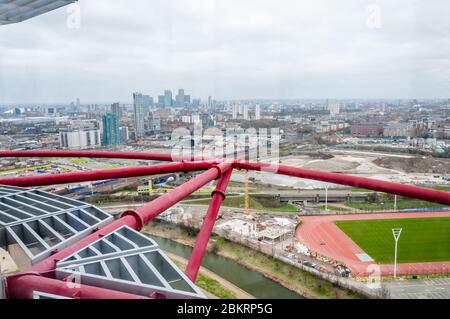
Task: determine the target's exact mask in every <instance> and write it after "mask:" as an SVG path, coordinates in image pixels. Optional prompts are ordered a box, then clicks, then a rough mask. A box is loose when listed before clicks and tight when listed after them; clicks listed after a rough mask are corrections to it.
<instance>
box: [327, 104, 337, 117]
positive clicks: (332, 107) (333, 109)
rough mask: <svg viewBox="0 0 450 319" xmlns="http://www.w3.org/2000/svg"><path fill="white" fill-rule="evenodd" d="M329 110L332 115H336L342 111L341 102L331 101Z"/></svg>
mask: <svg viewBox="0 0 450 319" xmlns="http://www.w3.org/2000/svg"><path fill="white" fill-rule="evenodd" d="M328 110H329V111H330V115H331V116H336V115H338V114H339V112H340V105H339V103H331V104H328Z"/></svg>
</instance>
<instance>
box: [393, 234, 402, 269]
mask: <svg viewBox="0 0 450 319" xmlns="http://www.w3.org/2000/svg"><path fill="white" fill-rule="evenodd" d="M402 230H403V229H402V228H393V229H392V234H393V235H394V240H395V253H394V278H397V251H398V240H399V238H400V235H401V234H402Z"/></svg>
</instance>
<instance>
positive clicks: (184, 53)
mask: <svg viewBox="0 0 450 319" xmlns="http://www.w3.org/2000/svg"><path fill="white" fill-rule="evenodd" d="M372 3H375V4H378V5H379V7H380V8H381V17H382V25H381V28H380V29H370V28H368V27H367V25H366V20H367V14H368V12H367V7H368V5H370V4H372ZM80 5H81V9H82V16H81V18H82V20H81V28H80V29H79V30H72V29H68V28H67V27H66V24H65V21H66V19H67V13H66V10H65V9H64V8H63V9H60V10H57V11H55V12H51V13H49V14H46V15H43V16H41V17H38V18H35V19H32V20H30V21H27V22H24V23H21V24H16V25H10V26H4V27H0V103H5V102H13V101H23V102H27V101H28V102H54V101H70V100H73V99H74V98H75V97H80V98H82V99H83V100H85V101H86V100H90V101H112V100H120V101H124V102H125V101H129V100H130V99H131V92H132V91H135V90H140V91H144V92H148V93H149V94H152V95H157V94H160V93H161V92H162V90H163V89H164V88H172V89H176V88H178V87H184V88H185V89H186V91H187V92H189V93H191V94H192V95H194V96H198V97H202V98H204V97H206V96H208V95H214V96H215V97H216V98H218V99H221V98H224V99H225V98H230V99H232V98H253V97H254V98H257V97H263V98H322V97H331V98H332V97H336V98H345V97H391V98H394V97H446V95H448V87H449V84H450V82H449V79H450V68H449V64H450V63H449V61H450V58H449V57H450V55H449V53H450V40H449V38H450V37H449V32H450V22H448V21H447V20H448V19H447V18H446V17H448V16H449V14H448V13H450V10H449V9H450V5H449V4H448V1H446V0H435V1H425V0H420V1H419V0H409V1H400V0H390V1H388V0H379V1H365V0H350V1H333V0H328V1H326V0H316V1H306V0H278V1H276V0H244V1H243V0H194V1H192V0H190V1H188V0H167V1H143V0H127V1H123V0H81V1H80ZM417 94H420V96H417Z"/></svg>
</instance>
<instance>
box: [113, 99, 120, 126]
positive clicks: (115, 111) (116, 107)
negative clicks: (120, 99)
mask: <svg viewBox="0 0 450 319" xmlns="http://www.w3.org/2000/svg"><path fill="white" fill-rule="evenodd" d="M111 113H113V114H114V115H115V116H116V117H117V121H119V122H120V120H121V119H122V108H121V107H120V104H119V103H113V104H111Z"/></svg>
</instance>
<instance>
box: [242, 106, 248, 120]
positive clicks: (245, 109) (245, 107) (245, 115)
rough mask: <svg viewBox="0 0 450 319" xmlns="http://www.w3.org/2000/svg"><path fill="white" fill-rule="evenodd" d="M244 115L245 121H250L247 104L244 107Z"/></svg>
mask: <svg viewBox="0 0 450 319" xmlns="http://www.w3.org/2000/svg"><path fill="white" fill-rule="evenodd" d="M243 114H244V120H246V121H248V105H247V104H245V105H244V112H243Z"/></svg>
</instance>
